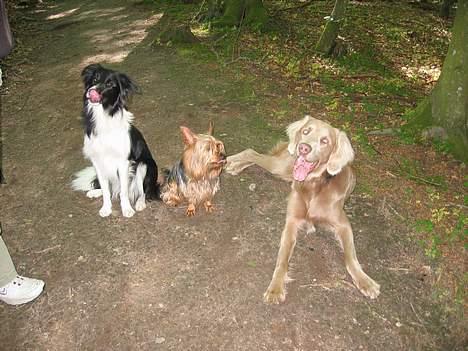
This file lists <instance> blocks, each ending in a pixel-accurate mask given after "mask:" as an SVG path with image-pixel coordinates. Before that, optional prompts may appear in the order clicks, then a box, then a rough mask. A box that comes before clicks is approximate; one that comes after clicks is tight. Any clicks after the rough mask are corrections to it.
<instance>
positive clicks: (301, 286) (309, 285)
mask: <svg viewBox="0 0 468 351" xmlns="http://www.w3.org/2000/svg"><path fill="white" fill-rule="evenodd" d="M299 287H300V288H310V287H319V288H323V289H325V290H331V288H329V287H328V286H325V285H323V284H304V285H299Z"/></svg>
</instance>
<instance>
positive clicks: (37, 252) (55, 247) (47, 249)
mask: <svg viewBox="0 0 468 351" xmlns="http://www.w3.org/2000/svg"><path fill="white" fill-rule="evenodd" d="M61 246H62V245H60V244H58V245H55V246H51V247H48V248H46V249H44V250H40V251H34V253H35V254H42V253H46V252H49V251H52V250H55V249H58V248H60V247H61Z"/></svg>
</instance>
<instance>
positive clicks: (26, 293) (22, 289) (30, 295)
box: [0, 275, 44, 305]
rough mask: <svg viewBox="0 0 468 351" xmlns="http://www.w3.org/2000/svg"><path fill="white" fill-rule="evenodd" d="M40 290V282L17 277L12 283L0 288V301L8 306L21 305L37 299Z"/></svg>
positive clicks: (41, 284)
mask: <svg viewBox="0 0 468 351" xmlns="http://www.w3.org/2000/svg"><path fill="white" fill-rule="evenodd" d="M42 289H44V282H43V281H42V280H39V279H33V278H26V277H22V276H20V275H17V276H16V277H15V279H13V281H11V282H10V283H8V284H7V285H5V286H2V287H0V301H3V302H5V303H7V304H9V305H21V304H23V303H26V302H29V301H32V300H34V299H35V298H36V297H38V296H39V295H40V294H41V292H42Z"/></svg>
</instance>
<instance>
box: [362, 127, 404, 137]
mask: <svg viewBox="0 0 468 351" xmlns="http://www.w3.org/2000/svg"><path fill="white" fill-rule="evenodd" d="M399 131H400V129H399V128H385V129H377V130H371V131H370V132H369V133H367V135H376V136H381V135H383V136H387V135H396V134H397V133H398V132H399Z"/></svg>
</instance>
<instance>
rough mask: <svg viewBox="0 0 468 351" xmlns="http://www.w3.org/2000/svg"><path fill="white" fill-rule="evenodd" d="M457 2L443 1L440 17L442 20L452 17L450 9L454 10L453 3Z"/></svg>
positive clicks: (453, 0)
mask: <svg viewBox="0 0 468 351" xmlns="http://www.w3.org/2000/svg"><path fill="white" fill-rule="evenodd" d="M455 1H456V0H443V1H442V4H441V5H440V11H439V14H440V17H442V18H448V17H449V15H450V9H451V8H452V5H453V3H454V2H455Z"/></svg>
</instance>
